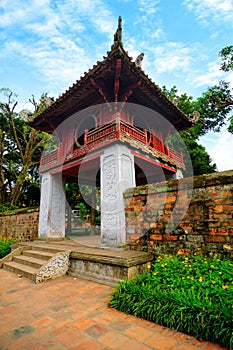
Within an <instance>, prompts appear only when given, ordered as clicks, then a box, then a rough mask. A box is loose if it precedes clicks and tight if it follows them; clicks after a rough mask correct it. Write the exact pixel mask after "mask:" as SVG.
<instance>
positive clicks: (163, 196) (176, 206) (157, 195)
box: [124, 170, 233, 251]
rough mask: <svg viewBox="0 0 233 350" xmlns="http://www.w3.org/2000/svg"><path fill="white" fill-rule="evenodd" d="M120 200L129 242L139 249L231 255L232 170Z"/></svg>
mask: <svg viewBox="0 0 233 350" xmlns="http://www.w3.org/2000/svg"><path fill="white" fill-rule="evenodd" d="M124 200H125V214H126V229H127V239H128V241H129V242H131V243H132V244H133V245H135V246H137V247H138V246H143V247H149V248H150V250H151V249H156V250H158V246H160V249H161V247H162V248H163V249H164V250H170V251H177V250H178V249H184V250H193V249H197V248H198V249H202V250H204V251H212V250H218V251H222V250H231V249H233V170H231V171H226V172H219V173H213V174H210V175H201V176H196V177H194V178H186V179H182V180H173V181H166V182H163V183H157V184H150V185H145V186H140V187H135V188H132V189H128V190H127V191H126V192H125V193H124ZM168 248H169V249H168Z"/></svg>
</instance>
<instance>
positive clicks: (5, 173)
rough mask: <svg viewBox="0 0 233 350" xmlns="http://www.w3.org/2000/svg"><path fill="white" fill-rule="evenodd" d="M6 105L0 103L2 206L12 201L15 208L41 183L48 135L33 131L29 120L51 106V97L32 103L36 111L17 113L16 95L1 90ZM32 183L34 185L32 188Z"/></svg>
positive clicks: (0, 185) (0, 189) (33, 100)
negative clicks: (38, 170) (26, 191)
mask: <svg viewBox="0 0 233 350" xmlns="http://www.w3.org/2000/svg"><path fill="white" fill-rule="evenodd" d="M0 92H1V93H2V95H3V96H4V98H3V99H4V100H5V101H4V102H0V121H1V126H2V130H1V132H0V204H2V203H3V201H6V200H8V201H9V202H10V204H11V205H16V204H18V202H19V199H20V196H21V195H22V193H23V192H24V191H25V189H26V188H27V187H31V186H32V181H31V180H35V179H36V178H37V179H38V173H37V172H36V171H35V169H37V168H38V165H39V160H40V155H41V152H42V150H43V148H44V145H45V143H46V141H47V140H48V137H49V136H48V135H47V134H45V133H43V132H38V131H36V130H35V129H33V128H31V127H30V126H29V125H28V124H27V123H26V121H25V120H24V119H22V116H24V118H26V119H27V120H28V119H29V118H34V117H35V116H36V115H37V114H38V113H40V112H41V111H42V110H43V109H44V108H46V107H47V106H48V101H47V100H46V99H48V97H47V95H46V94H44V95H42V96H41V99H40V101H39V103H36V101H35V99H34V96H32V99H30V100H29V101H30V102H31V104H32V105H33V108H34V111H33V112H29V111H25V110H24V111H23V112H22V113H21V116H20V114H18V113H16V111H15V108H16V106H17V101H15V100H14V99H15V97H16V95H15V94H13V92H12V91H10V90H9V89H1V90H0ZM29 183H30V185H29Z"/></svg>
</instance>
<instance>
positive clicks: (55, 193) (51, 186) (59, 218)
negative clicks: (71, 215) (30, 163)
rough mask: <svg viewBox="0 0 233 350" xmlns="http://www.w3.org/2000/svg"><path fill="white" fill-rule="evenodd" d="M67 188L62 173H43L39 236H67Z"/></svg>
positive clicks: (58, 237)
mask: <svg viewBox="0 0 233 350" xmlns="http://www.w3.org/2000/svg"><path fill="white" fill-rule="evenodd" d="M65 201H66V198H65V188H64V180H63V178H62V176H61V174H56V175H50V174H49V173H48V172H47V173H43V174H42V179H41V198H40V216H39V233H38V236H39V238H44V239H61V238H63V237H65Z"/></svg>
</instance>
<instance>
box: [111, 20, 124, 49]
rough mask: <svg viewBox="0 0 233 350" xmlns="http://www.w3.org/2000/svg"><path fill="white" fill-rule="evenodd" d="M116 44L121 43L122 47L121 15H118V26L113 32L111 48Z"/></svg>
mask: <svg viewBox="0 0 233 350" xmlns="http://www.w3.org/2000/svg"><path fill="white" fill-rule="evenodd" d="M118 44H121V46H122V47H123V42H122V17H121V16H119V17H118V27H117V30H116V33H115V34H114V44H113V45H112V49H113V48H114V47H116V46H118Z"/></svg>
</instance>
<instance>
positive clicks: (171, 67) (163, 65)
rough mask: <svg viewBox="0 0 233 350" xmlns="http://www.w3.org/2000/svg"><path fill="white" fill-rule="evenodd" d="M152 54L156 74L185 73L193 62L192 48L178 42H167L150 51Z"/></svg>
mask: <svg viewBox="0 0 233 350" xmlns="http://www.w3.org/2000/svg"><path fill="white" fill-rule="evenodd" d="M151 51H152V52H153V54H154V67H155V69H156V71H157V73H158V74H161V73H163V72H171V71H173V72H176V71H178V70H179V72H181V71H183V72H187V71H188V70H189V69H190V65H191V63H192V61H193V58H192V54H191V53H192V51H193V48H190V47H188V46H186V45H185V44H183V43H180V42H168V43H164V44H163V45H159V46H157V47H155V48H154V49H151Z"/></svg>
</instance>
